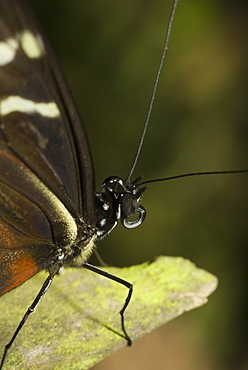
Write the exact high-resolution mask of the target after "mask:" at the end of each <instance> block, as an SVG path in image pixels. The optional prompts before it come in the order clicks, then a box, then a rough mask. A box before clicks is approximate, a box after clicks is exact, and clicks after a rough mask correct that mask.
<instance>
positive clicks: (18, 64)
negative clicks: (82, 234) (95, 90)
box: [0, 0, 95, 224]
mask: <svg viewBox="0 0 248 370" xmlns="http://www.w3.org/2000/svg"><path fill="white" fill-rule="evenodd" d="M0 42H1V46H2V49H1V51H0V64H1V65H0V67H1V69H0V99H1V106H0V107H1V108H0V109H1V111H0V115H1V130H0V140H1V144H2V145H6V146H7V147H8V148H11V150H12V151H13V153H14V154H15V155H16V156H17V157H18V158H19V159H20V160H21V161H23V162H24V163H25V164H26V165H27V166H28V167H29V168H30V169H31V170H32V171H33V172H34V173H35V174H36V175H37V176H38V177H39V179H40V180H41V181H42V182H43V183H44V184H45V185H46V186H47V187H48V188H49V189H50V190H51V191H52V192H53V193H54V194H56V195H57V196H58V197H59V199H60V200H61V201H62V202H63V203H64V204H65V205H66V207H67V208H68V209H69V210H70V212H71V213H72V214H73V215H75V216H76V217H77V216H79V215H80V216H83V218H84V220H85V221H86V222H87V223H89V224H92V223H94V221H95V215H94V190H95V189H94V187H95V184H94V172H93V165H92V160H91V155H90V150H89V146H88V142H87V137H86V134H85V130H84V128H83V124H82V121H81V119H80V116H79V114H78V111H77V109H76V107H75V104H74V102H73V100H72V97H71V95H70V92H69V89H68V86H67V83H66V82H65V79H64V77H63V74H62V72H61V69H60V66H59V64H58V62H57V60H56V58H55V56H54V54H53V51H52V49H51V47H50V45H49V43H48V41H47V39H46V37H45V36H44V34H43V32H42V31H41V29H40V27H39V25H38V21H37V20H36V18H35V17H34V15H33V13H32V12H31V11H30V9H29V7H28V6H27V5H26V3H25V1H23V0H0ZM3 51H5V54H6V55H5V56H4V53H3ZM4 58H5V59H4ZM8 58H9V60H8ZM18 106H20V108H18ZM8 109H9V110H8ZM25 110H26V111H25ZM82 189H83V191H82ZM20 190H21V189H20Z"/></svg>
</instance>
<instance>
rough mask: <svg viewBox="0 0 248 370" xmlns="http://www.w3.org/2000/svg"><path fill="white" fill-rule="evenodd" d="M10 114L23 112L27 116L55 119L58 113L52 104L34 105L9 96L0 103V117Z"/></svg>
mask: <svg viewBox="0 0 248 370" xmlns="http://www.w3.org/2000/svg"><path fill="white" fill-rule="evenodd" d="M12 112H23V113H27V114H35V113H36V114H37V113H38V114H40V115H42V116H44V117H50V118H56V117H59V115H60V112H59V109H58V106H57V105H56V104H55V103H54V102H49V103H36V102H34V101H32V100H28V99H24V98H22V97H20V96H9V97H8V98H6V99H3V100H2V101H0V115H2V116H5V115H7V114H10V113H12Z"/></svg>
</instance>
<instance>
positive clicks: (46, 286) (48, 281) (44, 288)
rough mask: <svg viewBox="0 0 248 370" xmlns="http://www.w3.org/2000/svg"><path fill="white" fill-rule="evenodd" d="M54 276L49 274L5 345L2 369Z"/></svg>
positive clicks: (0, 365)
mask: <svg viewBox="0 0 248 370" xmlns="http://www.w3.org/2000/svg"><path fill="white" fill-rule="evenodd" d="M53 278H54V275H49V276H48V277H47V278H46V280H45V282H44V284H43V285H42V288H41V290H40V291H39V293H38V294H37V296H36V298H35V300H34V301H33V303H32V304H31V306H30V307H29V308H28V309H27V311H26V313H25V315H24V316H23V318H22V320H21V321H20V324H19V325H18V327H17V328H16V331H15V332H14V334H13V336H12V338H11V340H10V341H9V343H8V344H7V345H6V346H5V349H4V353H3V356H2V360H1V364H0V370H1V369H2V368H3V364H4V362H5V360H6V357H7V353H8V350H9V349H10V347H11V346H12V344H13V342H14V341H15V338H16V337H17V335H18V333H19V332H20V330H21V329H22V327H23V325H24V324H25V322H26V320H27V319H28V317H29V315H30V314H31V313H32V312H34V311H35V309H36V307H37V306H38V304H39V303H40V301H41V299H42V298H43V296H44V294H45V293H46V291H47V289H48V288H49V286H50V285H51V283H52V281H53Z"/></svg>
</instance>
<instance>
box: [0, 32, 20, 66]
mask: <svg viewBox="0 0 248 370" xmlns="http://www.w3.org/2000/svg"><path fill="white" fill-rule="evenodd" d="M17 49H18V43H17V41H16V40H15V39H12V38H9V39H6V41H4V42H3V41H2V42H0V66H4V65H6V64H8V63H11V62H12V61H13V60H14V59H15V55H16V50H17Z"/></svg>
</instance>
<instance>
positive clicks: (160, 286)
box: [0, 257, 217, 370]
mask: <svg viewBox="0 0 248 370" xmlns="http://www.w3.org/2000/svg"><path fill="white" fill-rule="evenodd" d="M106 270H107V271H109V272H111V273H112V274H115V275H117V276H119V277H121V278H123V279H125V280H128V281H130V282H132V283H133V284H134V293H133V297H132V300H131V303H130V305H129V306H128V308H127V311H126V315H125V320H126V321H125V323H126V329H127V331H128V333H129V335H130V336H131V338H132V339H133V340H136V339H138V338H140V337H142V336H144V335H145V334H147V333H149V332H150V331H152V330H153V329H155V328H157V327H159V326H161V325H163V324H165V323H167V322H168V321H170V320H172V319H173V318H175V317H177V316H179V315H181V314H182V313H183V312H185V311H189V310H191V309H193V308H196V307H198V306H201V305H203V304H204V303H206V302H207V298H206V297H208V295H209V294H211V293H212V292H213V291H214V290H215V289H216V287H217V278H216V277H214V276H213V275H211V274H210V273H208V272H206V271H204V270H201V269H198V268H197V267H195V265H194V264H193V263H191V262H190V261H188V260H184V259H183V258H180V257H159V258H157V259H156V261H155V262H153V263H144V264H142V265H137V266H132V267H129V268H121V269H120V268H106ZM44 279H45V274H44V273H40V274H38V275H37V277H34V278H33V279H31V280H29V281H28V282H26V283H25V284H24V285H22V286H21V287H20V288H18V289H16V290H15V291H13V292H11V293H8V294H6V295H5V296H3V297H2V298H1V301H0V309H1V311H2V320H1V338H0V345H1V347H2V348H3V347H4V345H6V343H7V342H8V341H9V340H10V338H11V335H12V334H13V332H14V330H15V328H16V327H17V325H18V323H19V322H20V320H21V318H22V316H23V314H24V312H25V310H26V309H27V306H28V305H30V303H31V302H32V300H33V299H34V297H35V295H36V294H37V292H38V290H39V289H40V287H41V285H42V283H43V281H44ZM126 295H127V289H126V288H125V287H123V286H121V285H119V284H117V283H116V282H112V281H110V280H108V279H106V278H104V277H102V276H99V275H97V274H94V273H92V272H90V271H87V270H84V269H82V270H81V269H77V270H76V269H68V270H66V272H65V273H64V274H63V275H62V276H60V277H59V278H56V279H55V281H54V282H53V284H52V286H51V287H50V288H49V290H48V293H47V294H46V295H45V297H44V298H43V299H42V301H41V302H40V304H39V306H38V307H37V310H36V312H35V313H34V314H32V315H31V316H30V317H29V319H28V321H27V322H26V324H25V325H24V327H23V329H22V330H21V332H20V334H19V335H18V337H17V338H16V341H15V342H14V344H13V346H12V347H11V349H10V351H9V353H8V357H7V360H6V363H5V367H4V369H5V370H7V369H11V370H13V369H20V368H21V369H29V368H31V367H32V368H34V369H37V370H39V369H42V370H45V369H53V370H57V369H61V368H62V369H75V370H77V369H78V370H84V369H89V368H91V367H92V366H93V365H94V364H96V363H97V362H99V361H101V360H103V359H104V358H105V357H107V356H109V355H110V354H111V353H113V352H115V351H117V350H118V349H119V348H121V347H123V346H125V345H126V342H125V340H124V338H123V336H122V332H121V322H120V315H119V314H117V313H118V312H119V311H120V309H121V308H122V305H123V303H124V300H125V298H126Z"/></svg>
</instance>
